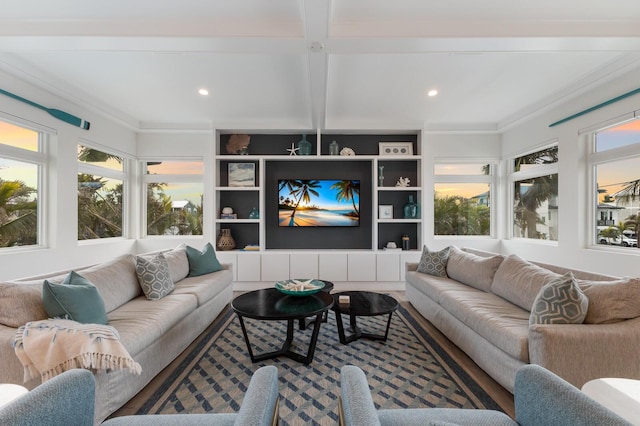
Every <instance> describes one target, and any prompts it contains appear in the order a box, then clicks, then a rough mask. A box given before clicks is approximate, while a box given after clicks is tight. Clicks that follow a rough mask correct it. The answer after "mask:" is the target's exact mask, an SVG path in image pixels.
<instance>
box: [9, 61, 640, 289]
mask: <svg viewBox="0 0 640 426" xmlns="http://www.w3.org/2000/svg"><path fill="white" fill-rule="evenodd" d="M0 80H1V81H2V82H3V83H2V88H3V89H5V90H8V91H10V92H13V93H16V94H18V95H20V96H23V97H25V98H27V99H31V100H33V101H35V102H38V103H41V104H43V105H46V106H49V107H54V108H58V109H62V110H65V111H68V112H70V113H72V114H75V115H78V116H81V117H83V118H85V119H86V120H88V121H90V122H91V129H90V130H89V131H85V130H81V129H79V128H75V127H73V126H71V125H68V124H66V123H63V122H61V121H59V120H56V119H55V118H53V117H51V116H49V115H48V114H47V113H45V112H43V111H40V110H38V109H35V108H33V107H31V106H28V105H26V104H23V103H21V102H18V101H15V100H13V99H11V98H8V97H5V96H1V95H0V118H2V119H11V118H12V117H19V118H20V119H21V120H26V121H31V122H33V123H35V124H36V125H37V126H39V127H44V128H48V129H50V131H52V132H54V133H55V137H54V138H52V139H53V140H52V142H51V144H50V150H51V154H52V155H51V158H52V161H51V164H50V168H51V173H49V176H50V179H49V180H48V182H47V183H46V185H48V190H49V193H50V194H51V197H50V199H49V200H48V204H47V206H48V209H47V215H48V221H49V224H50V227H51V229H55V230H56V232H52V233H51V236H52V238H51V240H50V241H49V248H44V249H38V250H33V249H17V250H7V251H4V250H2V251H0V280H5V279H12V278H18V277H25V276H31V275H37V274H41V273H46V272H50V271H55V270H64V269H69V268H73V267H77V266H82V265H87V264H92V263H96V262H100V261H104V260H107V259H110V258H113V257H114V256H116V255H119V254H122V253H126V252H132V253H136V252H137V253H139V252H146V251H152V250H158V249H162V248H171V247H175V246H176V245H178V244H180V243H187V244H190V245H192V246H195V247H202V246H203V245H204V244H205V243H206V242H209V241H211V242H214V241H215V235H214V227H213V223H212V221H205V224H204V235H203V236H202V237H175V238H149V239H143V240H137V241H136V240H135V239H116V240H110V241H98V242H83V243H78V241H77V229H76V217H77V205H76V174H77V166H76V161H75V158H76V155H75V153H76V145H77V144H78V143H79V142H80V143H91V144H95V145H98V146H101V145H102V146H109V147H112V148H114V149H116V150H117V151H118V152H121V153H123V154H126V155H131V156H134V157H139V158H143V159H162V158H169V157H170V158H174V159H175V158H180V157H182V158H202V159H203V160H204V165H205V175H204V187H205V193H204V208H205V211H213V210H214V200H213V193H214V191H213V186H214V171H213V168H214V162H213V153H214V146H215V130H212V131H203V132H182V133H181V132H156V133H146V132H143V133H138V134H136V133H135V132H134V131H132V130H130V129H128V128H126V127H125V126H123V125H120V124H118V123H115V122H112V121H110V120H108V119H105V118H104V117H103V116H101V115H100V114H98V113H95V112H93V111H91V110H87V109H85V108H83V107H80V106H79V105H76V104H74V103H71V102H68V101H65V100H63V99H61V98H59V97H56V96H54V95H52V94H50V93H47V92H44V91H42V90H40V89H37V88H34V87H33V86H30V85H29V84H26V83H25V82H23V81H21V80H19V79H17V78H15V77H12V76H10V75H5V74H3V73H0ZM637 87H640V75H634V74H630V75H628V76H625V77H624V78H620V79H618V80H616V82H613V83H610V84H609V85H607V90H606V91H602V90H600V91H597V92H591V93H588V94H586V95H583V96H580V97H579V98H577V99H575V100H573V101H571V102H568V103H566V104H563V105H561V106H559V107H557V108H554V109H552V110H550V111H547V112H545V113H543V114H541V115H540V116H538V117H536V118H534V119H531V120H529V121H527V122H525V123H523V124H520V125H518V126H516V127H514V128H512V129H510V130H508V131H507V132H505V133H504V134H503V135H497V134H458V135H454V134H438V133H430V132H423V134H422V135H421V138H422V142H421V143H422V147H421V148H422V152H423V153H424V161H423V168H422V172H423V196H422V212H423V214H424V215H425V218H424V221H423V229H422V234H423V242H424V243H425V244H426V245H427V246H429V247H430V248H433V249H440V248H443V247H446V246H448V245H450V244H455V245H458V246H468V247H475V248H479V249H484V250H490V251H502V252H503V253H506V254H509V253H517V254H519V255H521V256H523V257H525V258H529V259H532V260H537V261H542V262H548V263H559V264H564V265H567V266H570V267H574V268H579V269H585V270H591V271H596V272H602V273H608V274H613V275H633V276H639V275H640V262H638V260H639V259H638V256H640V252H638V253H636V252H635V251H632V250H623V251H619V252H612V251H606V250H603V249H602V248H600V247H590V246H588V241H586V239H585V235H586V232H587V212H588V211H589V209H588V205H587V199H586V186H585V181H586V179H585V173H586V171H585V170H586V168H585V155H586V149H587V147H586V144H585V143H584V140H581V138H580V137H579V136H578V131H579V130H580V129H583V128H586V127H591V126H593V125H595V124H597V123H601V122H604V121H607V120H609V119H611V118H614V117H616V116H620V115H622V114H625V113H629V112H631V111H634V110H637V109H640V95H636V96H634V97H630V98H627V99H625V100H623V101H621V102H618V103H615V104H612V105H609V106H607V107H606V108H603V109H601V110H598V111H594V112H592V113H589V114H587V115H585V116H583V117H580V118H578V119H576V120H573V121H570V122H568V123H566V124H563V125H560V126H557V127H554V128H549V127H548V125H549V124H550V123H552V122H554V121H557V120H559V119H561V118H564V117H566V116H568V115H571V114H573V113H576V112H578V111H581V110H583V109H585V108H588V107H591V106H593V105H595V104H598V103H600V102H603V101H606V100H608V99H611V98H613V97H615V96H617V95H620V94H622V93H625V92H628V91H630V90H633V89H635V88H637ZM554 139H557V140H558V141H559V147H560V148H559V149H560V170H561V174H560V187H559V203H560V211H559V213H560V215H559V222H560V234H559V240H558V242H557V244H550V243H544V242H539V241H527V240H524V241H523V240H502V239H501V238H500V237H502V236H504V235H508V229H509V226H510V223H509V220H508V217H509V216H508V208H507V207H506V205H507V200H504V197H503V194H504V193H505V192H506V188H505V187H504V185H503V184H500V185H497V187H496V188H495V189H496V192H495V193H494V197H495V198H497V201H498V203H499V205H502V206H503V207H502V208H500V209H499V211H498V212H496V213H497V215H498V221H497V222H498V224H497V226H498V228H499V229H498V230H497V231H498V232H497V236H498V238H486V237H461V238H449V237H434V236H433V216H432V212H433V181H432V173H433V164H434V162H435V161H436V159H442V158H446V159H452V158H463V159H466V160H470V159H479V160H483V161H484V160H490V159H493V158H503V159H506V158H509V157H511V156H513V155H514V154H519V153H522V152H524V151H530V150H531V148H533V147H535V146H539V145H541V144H544V143H546V142H548V141H551V140H554ZM138 179H140V177H139V176H138ZM136 196H137V197H140V196H143V194H140V193H139V192H138V193H134V194H131V197H132V198H133V199H135V198H136ZM135 214H136V215H137V217H136V219H135V222H139V219H140V217H139V216H140V215H141V212H140V211H136V212H135ZM139 231H140V230H139V229H133V230H132V231H131V232H132V234H133V235H134V237H135V236H137V235H139Z"/></svg>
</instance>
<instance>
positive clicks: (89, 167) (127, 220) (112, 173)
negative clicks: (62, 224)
mask: <svg viewBox="0 0 640 426" xmlns="http://www.w3.org/2000/svg"><path fill="white" fill-rule="evenodd" d="M76 146H84V147H87V148H91V149H95V150H98V151H101V152H104V153H106V154H109V155H116V156H118V157H120V158H122V170H114V169H109V168H106V167H101V166H96V165H93V164H90V163H86V162H83V161H80V160H78V158H77V154H76V164H77V170H76V197H75V199H76V210H77V209H78V195H77V182H78V174H80V173H84V174H90V175H93V176H96V175H97V176H101V177H105V178H108V179H117V180H120V181H122V235H121V236H119V237H105V238H91V239H86V240H81V239H80V238H79V235H76V241H77V242H78V245H87V244H96V243H99V242H100V241H105V242H108V241H114V240H120V239H123V240H124V239H129V238H131V230H130V229H131V228H130V225H131V217H132V214H131V209H132V208H133V206H132V203H131V201H130V197H129V194H130V191H131V176H132V174H131V173H130V170H131V166H130V162H131V161H132V160H133V157H132V156H130V155H127V154H124V153H122V152H120V151H118V150H115V149H113V148H109V147H105V146H103V145H100V144H96V143H93V142H90V141H87V140H85V139H79V140H78V142H77V143H76ZM78 222H79V218H78V217H77V216H76V232H77V229H78Z"/></svg>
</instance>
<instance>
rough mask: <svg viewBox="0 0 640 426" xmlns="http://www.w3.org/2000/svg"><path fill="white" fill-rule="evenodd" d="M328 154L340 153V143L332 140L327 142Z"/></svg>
mask: <svg viewBox="0 0 640 426" xmlns="http://www.w3.org/2000/svg"><path fill="white" fill-rule="evenodd" d="M329 155H340V145H338V142H336V141H333V142H331V143H330V144H329Z"/></svg>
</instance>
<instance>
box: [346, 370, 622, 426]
mask: <svg viewBox="0 0 640 426" xmlns="http://www.w3.org/2000/svg"><path fill="white" fill-rule="evenodd" d="M340 381H341V383H340V404H339V407H340V408H339V410H340V413H339V414H340V424H341V425H344V426H375V425H384V426H386V425H403V426H407V425H421V426H428V425H434V426H435V425H439V426H440V425H441V426H445V425H461V426H472V425H473V426H503V425H504V426H517V425H520V426H557V425H562V426H604V425H606V426H627V425H630V423H628V422H627V421H625V420H624V419H622V418H621V417H619V416H618V415H616V414H615V413H613V412H612V411H610V410H608V409H607V408H605V407H603V406H602V405H600V404H599V403H597V402H596V401H594V400H593V399H591V398H589V397H588V396H587V395H585V394H584V393H582V392H581V391H580V390H579V389H577V388H575V387H574V386H572V385H571V384H569V383H567V382H566V381H564V380H563V379H561V378H560V377H558V376H556V375H555V374H553V373H551V372H550V371H548V370H546V369H544V368H542V367H540V366H537V365H527V366H524V367H522V368H521V369H520V370H518V373H517V375H516V383H515V393H514V398H515V409H516V420H515V421H513V420H512V419H511V418H510V417H509V416H507V415H506V414H504V413H501V412H498V411H492V410H473V409H456V408H414V409H396V410H376V409H375V406H374V404H373V400H372V398H371V392H370V390H369V384H368V383H367V378H366V376H365V374H364V372H363V371H362V370H361V369H360V368H358V367H355V366H352V365H348V366H344V367H342V370H341V375H340Z"/></svg>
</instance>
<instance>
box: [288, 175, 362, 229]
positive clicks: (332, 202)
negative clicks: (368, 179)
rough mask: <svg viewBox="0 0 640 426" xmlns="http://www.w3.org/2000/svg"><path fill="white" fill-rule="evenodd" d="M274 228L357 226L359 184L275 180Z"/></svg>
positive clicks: (352, 182) (344, 181)
mask: <svg viewBox="0 0 640 426" xmlns="http://www.w3.org/2000/svg"><path fill="white" fill-rule="evenodd" d="M278 226H284V227H295V226H360V181H359V180H337V179H311V180H303V179H278Z"/></svg>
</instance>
